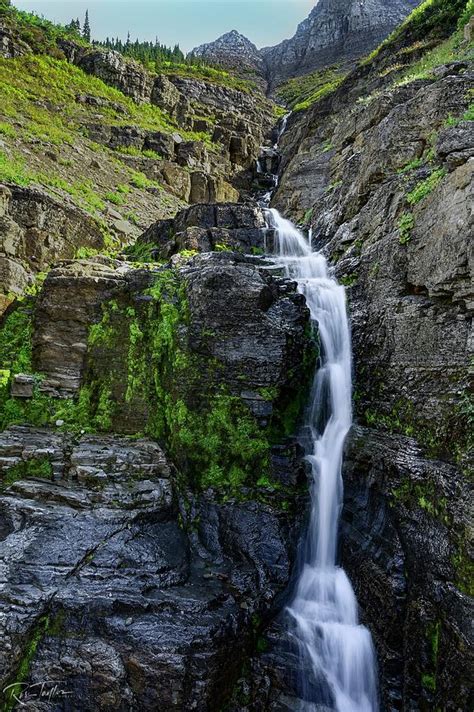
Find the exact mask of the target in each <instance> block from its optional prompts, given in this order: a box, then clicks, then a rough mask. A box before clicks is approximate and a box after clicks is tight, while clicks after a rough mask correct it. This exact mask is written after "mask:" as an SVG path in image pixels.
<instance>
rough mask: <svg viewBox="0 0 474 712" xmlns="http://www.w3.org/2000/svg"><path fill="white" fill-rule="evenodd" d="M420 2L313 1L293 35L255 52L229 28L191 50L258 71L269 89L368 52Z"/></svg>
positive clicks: (217, 61)
mask: <svg viewBox="0 0 474 712" xmlns="http://www.w3.org/2000/svg"><path fill="white" fill-rule="evenodd" d="M420 1H421V0H389V1H388V2H384V1H383V0H349V1H348V0H318V2H317V3H316V5H315V7H314V8H313V10H312V11H311V13H310V15H309V17H307V18H306V20H304V21H303V22H302V23H301V24H300V25H299V26H298V29H297V31H296V34H295V35H294V37H292V38H291V39H289V40H284V41H283V42H281V43H280V44H278V45H276V46H275V47H265V48H264V49H261V50H257V48H256V47H255V46H254V45H253V44H252V43H251V42H250V40H248V39H247V38H246V37H243V36H242V35H241V34H239V33H238V32H236V31H235V30H234V31H233V32H229V33H227V34H225V35H223V36H222V37H219V39H217V40H215V41H214V42H211V43H209V44H205V45H201V46H200V47H196V48H195V49H193V50H192V52H191V54H192V55H195V56H197V57H202V58H204V59H205V60H207V61H209V62H210V63H211V64H217V65H220V66H224V67H228V68H230V69H233V70H236V71H238V72H239V71H242V69H243V71H244V72H252V73H253V74H254V75H256V76H259V75H260V76H261V77H262V78H264V79H265V80H266V82H267V83H268V85H269V87H270V89H271V88H273V87H275V86H277V85H278V84H281V83H282V82H284V81H286V80H287V79H291V78H292V77H295V76H299V75H301V74H308V73H309V72H312V71H314V70H316V69H321V68H323V67H327V66H329V65H332V64H339V63H341V62H349V63H350V62H353V61H354V60H355V59H358V58H360V57H363V56H364V55H366V54H369V52H370V51H371V50H373V49H375V47H377V46H378V45H379V44H380V43H381V42H382V40H383V39H385V38H386V37H387V36H388V35H389V34H390V32H391V31H392V30H393V29H394V28H395V27H396V26H397V25H399V24H400V23H401V22H402V20H404V19H405V17H406V16H407V15H408V14H409V13H410V12H411V11H412V10H413V9H414V8H415V7H416V6H417V5H419V4H420Z"/></svg>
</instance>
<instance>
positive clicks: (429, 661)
mask: <svg viewBox="0 0 474 712" xmlns="http://www.w3.org/2000/svg"><path fill="white" fill-rule="evenodd" d="M443 8H444V11H445V12H446V13H447V14H446V15H445V21H446V33H447V34H449V31H450V30H449V28H455V26H456V25H455V20H456V17H453V16H452V15H451V16H450V15H449V12H450V11H452V7H451V8H447V6H446V5H444V6H443V4H442V3H433V4H432V7H431V12H430V10H429V9H428V11H426V12H425V14H424V15H422V16H421V20H418V21H417V23H415V22H412V23H410V25H409V26H408V27H407V28H406V29H405V30H404V32H402V33H400V34H399V35H398V36H397V37H396V38H395V39H394V42H393V44H390V45H387V46H386V47H384V48H382V50H381V51H380V52H379V53H378V54H377V56H376V57H375V58H374V60H372V63H366V64H365V65H364V66H362V67H360V68H359V69H358V70H357V71H356V72H354V73H353V74H352V75H350V76H349V77H348V78H347V79H346V81H345V82H343V84H342V85H341V86H340V87H339V89H336V90H335V91H334V92H332V94H331V95H329V96H328V97H326V98H324V99H322V100H321V101H319V102H316V103H315V104H314V105H313V107H312V109H310V110H309V111H308V112H306V113H305V112H302V113H299V114H295V115H294V116H293V117H292V118H291V119H290V122H289V129H288V131H287V133H286V135H285V137H284V139H283V146H284V153H285V155H286V163H285V167H284V170H283V175H282V177H281V180H280V186H279V189H278V192H277V194H276V197H275V199H274V202H275V205H276V206H277V207H278V208H280V209H281V210H282V211H284V212H285V213H286V214H288V213H290V214H293V216H294V218H295V219H296V220H299V221H300V222H302V223H305V224H306V225H307V227H308V228H309V227H311V228H312V230H313V240H314V244H315V245H319V246H320V247H321V248H323V249H324V251H325V252H326V253H327V255H328V256H329V257H330V258H331V260H332V261H333V262H334V265H335V272H336V274H337V275H338V277H339V279H340V280H341V281H342V282H343V283H344V284H346V285H347V288H348V298H349V303H350V310H351V319H352V330H353V346H354V359H355V381H356V391H355V412H356V417H357V422H358V425H357V427H356V428H355V430H354V433H353V436H352V437H351V438H350V440H349V443H348V445H347V453H346V465H345V480H346V490H345V508H344V512H343V524H342V537H343V540H342V561H343V565H344V567H345V569H346V570H347V571H348V573H349V575H350V577H351V580H352V581H353V582H354V584H355V587H356V592H357V596H358V600H359V602H360V604H361V606H362V609H363V615H364V620H365V621H366V623H367V624H368V625H369V626H370V627H371V629H372V631H373V633H374V637H375V641H376V645H377V649H378V655H379V664H380V674H381V679H382V692H383V700H384V705H385V708H386V709H389V710H396V709H402V710H408V709H410V710H415V709H416V710H434V709H443V710H444V709H446V710H458V709H468V708H469V707H470V706H471V704H472V699H471V692H470V689H469V682H468V680H469V672H468V668H469V666H471V665H472V646H473V637H472V630H471V628H470V626H469V624H468V623H467V621H469V620H470V619H471V618H472V598H471V596H472V593H473V589H472V559H471V555H472V549H471V547H472V539H471V535H472V527H471V523H470V522H471V518H472V512H471V508H470V504H469V503H468V502H469V487H470V485H469V482H470V476H471V474H470V473H472V466H473V461H472V424H473V421H472V413H473V403H472V374H471V373H470V364H471V363H472V355H473V353H472V307H473V296H474V291H473V284H474V275H473V269H474V262H473V259H474V253H473V244H474V241H473V235H474V216H473V212H472V205H473V203H474V200H473V198H474V195H473V170H474V143H473V137H474V124H473V114H472V89H473V86H474V74H473V69H474V67H473V64H472V60H470V59H469V57H472V41H471V40H470V38H471V37H472V35H471V30H470V29H469V28H470V26H468V27H467V28H466V31H464V30H463V27H460V29H459V31H457V32H456V33H455V35H454V36H452V37H451V38H450V39H448V40H446V41H445V43H444V45H443V47H444V49H443V50H440V49H439V48H437V49H431V50H429V47H430V43H432V42H433V34H432V29H433V25H430V23H431V22H433V21H434V19H433V18H434V17H435V15H436V13H439V12H443ZM460 9H461V4H460ZM467 19H468V17H466V20H467ZM430 27H431V29H430ZM436 33H438V34H437V37H438V39H436V40H434V41H435V42H439V29H436ZM419 38H420V39H421V38H423V39H422V41H423V42H424V43H425V49H424V50H423V51H424V58H423V59H421V60H420V59H419V55H418V52H419V48H420V44H419V42H420V39H419ZM470 42H471V43H470ZM427 48H428V52H427ZM412 53H414V57H411V56H410V55H411V54H412ZM443 53H444V54H443ZM440 56H444V57H445V58H446V59H450V60H451V61H449V62H448V63H447V64H444V65H441V66H438V64H439V57H440ZM397 63H398V66H397ZM368 531H369V532H370V534H369V535H368V536H367V535H366V532H368ZM470 552H471V553H470Z"/></svg>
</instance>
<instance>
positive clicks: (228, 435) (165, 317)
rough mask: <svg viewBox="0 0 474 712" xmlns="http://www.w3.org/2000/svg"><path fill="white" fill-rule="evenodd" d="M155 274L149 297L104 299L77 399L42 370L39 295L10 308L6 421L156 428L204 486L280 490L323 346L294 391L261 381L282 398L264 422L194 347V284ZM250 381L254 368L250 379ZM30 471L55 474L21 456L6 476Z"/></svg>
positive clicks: (1, 345)
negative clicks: (286, 454)
mask: <svg viewBox="0 0 474 712" xmlns="http://www.w3.org/2000/svg"><path fill="white" fill-rule="evenodd" d="M149 280H150V287H149V288H148V289H147V290H145V297H146V298H145V299H142V300H136V299H135V298H134V296H133V295H130V294H123V295H122V296H121V297H120V299H119V300H111V301H108V302H106V303H105V304H104V305H103V308H102V318H101V319H100V321H99V322H98V323H95V324H93V325H92V326H91V328H90V331H89V337H88V359H87V362H88V366H87V371H86V374H85V382H84V385H83V386H82V387H81V389H80V390H79V392H78V394H77V395H76V397H75V398H71V399H57V398H53V397H51V396H49V395H46V394H45V393H44V392H43V391H42V381H43V376H42V374H41V373H35V372H34V369H33V364H32V348H31V338H32V328H31V325H32V307H33V306H34V297H25V298H24V299H23V301H20V302H19V303H17V304H16V305H15V306H14V307H11V308H10V309H9V311H8V312H7V314H6V317H5V318H4V320H3V323H2V329H1V330H0V359H1V363H2V366H3V367H4V368H3V369H2V371H1V373H0V428H5V427H8V426H9V425H11V424H20V423H28V424H31V425H35V426H38V427H41V426H53V427H59V428H60V429H62V430H64V431H70V432H73V433H77V434H79V433H81V432H107V431H110V430H111V429H113V430H114V431H116V432H126V433H129V434H135V435H139V434H147V435H149V436H151V437H153V438H154V439H156V440H158V441H160V442H162V443H163V444H164V445H166V448H167V451H168V452H169V453H170V455H171V457H172V458H173V460H174V461H175V463H176V464H177V465H178V467H179V468H180V470H181V471H182V472H183V473H185V474H186V475H187V476H188V478H189V480H190V482H191V483H192V484H193V486H194V487H196V488H198V489H202V488H207V487H215V488H216V489H217V490H218V491H219V492H220V493H221V495H222V496H229V495H233V496H236V495H238V496H243V495H242V488H255V487H257V488H259V490H262V492H263V491H267V490H268V491H270V490H272V491H273V490H275V488H276V487H277V485H276V484H275V483H274V482H272V480H271V475H270V449H271V446H272V443H273V442H281V439H282V437H283V436H285V435H290V434H293V433H294V432H295V428H296V423H297V420H298V418H299V416H300V414H301V410H302V407H303V405H304V403H305V399H306V393H307V383H308V382H309V380H310V378H311V375H312V372H313V367H314V359H315V353H314V350H313V349H311V348H308V350H307V354H306V357H305V374H307V378H306V376H305V378H303V379H301V373H300V372H299V371H298V373H295V374H294V378H293V380H294V384H295V385H294V387H292V388H291V389H288V392H283V391H281V390H280V389H278V388H272V389H269V388H266V389H261V396H262V398H265V399H266V400H269V401H271V402H272V403H273V406H274V414H273V416H272V418H271V421H270V423H269V424H268V426H267V427H262V426H261V425H260V423H259V422H258V420H257V419H256V418H255V416H254V415H253V413H252V412H251V410H250V409H249V408H248V406H247V405H246V404H245V402H244V401H243V400H242V399H241V398H240V396H238V395H236V394H235V393H233V392H232V391H231V390H230V389H229V388H228V387H224V386H223V385H222V379H221V376H220V373H221V368H222V365H221V364H220V362H219V361H217V360H216V359H214V358H209V357H207V356H203V355H200V354H199V353H196V352H194V351H192V350H190V348H189V347H188V344H187V337H186V334H187V325H188V321H189V314H188V304H187V298H186V286H185V283H184V282H183V279H182V277H181V276H180V274H179V272H177V271H175V270H172V269H169V268H164V269H161V270H159V271H156V272H154V273H153V272H151V273H150V274H149ZM204 336H205V335H204V333H203V338H204ZM20 372H21V373H29V374H31V375H33V377H34V389H33V397H32V398H29V399H28V398H23V399H20V398H14V397H12V396H11V395H10V385H11V380H12V378H13V376H14V375H15V374H17V373H20ZM290 378H291V376H290ZM301 380H303V381H304V383H301ZM244 382H245V376H243V381H242V387H244V386H243V383H244ZM296 391H297V392H296ZM223 443H224V444H225V446H223V445H222V444H223ZM25 476H38V477H39V476H41V477H48V476H51V469H50V465H49V463H48V462H46V461H45V462H39V461H37V462H35V463H34V462H32V463H22V466H21V467H19V468H11V470H10V471H9V474H8V475H7V480H6V481H7V483H11V482H13V481H15V480H16V479H18V478H19V477H25ZM259 496H263V494H261V495H259ZM285 506H288V505H285Z"/></svg>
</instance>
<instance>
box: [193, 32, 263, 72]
mask: <svg viewBox="0 0 474 712" xmlns="http://www.w3.org/2000/svg"><path fill="white" fill-rule="evenodd" d="M190 54H191V56H193V57H201V58H202V59H205V60H206V61H207V62H209V63H210V64H216V65H219V66H221V67H225V68H228V69H235V68H236V67H239V68H241V69H243V70H244V71H251V72H260V71H261V69H262V66H263V61H262V59H261V57H260V55H259V53H258V50H257V48H256V46H255V45H254V44H253V42H251V41H250V40H249V39H248V38H247V37H245V35H242V34H241V33H240V32H238V31H237V30H231V31H230V32H226V33H225V34H224V35H221V37H218V39H217V40H214V42H208V43H206V44H202V45H199V47H195V48H194V49H193V50H192V51H191V52H190Z"/></svg>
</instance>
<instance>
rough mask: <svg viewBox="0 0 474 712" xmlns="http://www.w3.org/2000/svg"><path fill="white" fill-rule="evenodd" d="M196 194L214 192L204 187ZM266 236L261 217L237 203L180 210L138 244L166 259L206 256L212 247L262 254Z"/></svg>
mask: <svg viewBox="0 0 474 712" xmlns="http://www.w3.org/2000/svg"><path fill="white" fill-rule="evenodd" d="M193 175H194V174H193ZM202 180H203V178H202V177H201V178H200V182H201V181H202ZM198 185H199V184H198ZM199 190H200V191H202V192H204V191H205V190H211V191H213V190H215V189H213V188H210V186H209V184H208V183H206V184H205V186H204V188H202V187H199ZM266 236H267V228H266V221H265V216H264V215H263V212H262V211H261V210H260V209H259V208H255V207H251V206H246V205H242V204H240V203H223V204H217V205H215V206H214V205H209V204H199V205H193V206H191V207H190V208H187V209H185V210H182V211H181V212H180V213H178V215H177V216H176V218H175V219H174V220H170V221H163V220H162V221H159V222H158V223H155V224H154V225H151V226H150V227H149V228H148V230H147V231H146V232H145V233H143V235H141V237H140V238H139V240H138V244H146V245H150V244H151V245H154V246H155V247H156V254H157V256H158V255H162V256H164V257H168V258H169V257H170V256H172V255H173V254H175V253H177V252H179V251H181V250H197V251H199V252H209V251H212V250H214V249H216V245H221V246H224V247H229V248H231V249H239V250H243V251H245V252H250V251H251V250H252V248H254V249H255V250H260V251H262V252H263V249H264V246H265V240H266Z"/></svg>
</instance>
